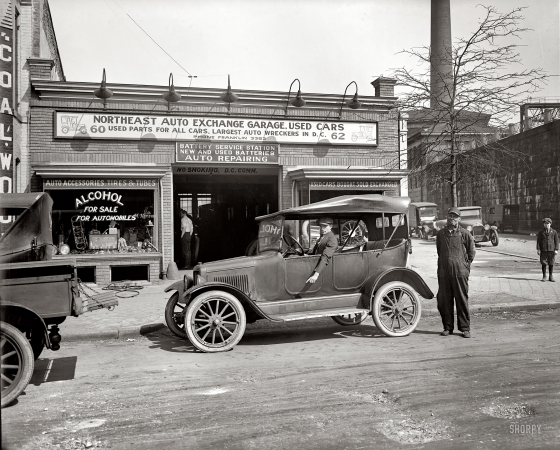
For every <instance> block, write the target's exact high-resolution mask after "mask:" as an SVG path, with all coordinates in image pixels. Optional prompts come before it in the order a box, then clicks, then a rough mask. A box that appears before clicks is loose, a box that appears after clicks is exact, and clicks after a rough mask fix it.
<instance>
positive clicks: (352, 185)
mask: <svg viewBox="0 0 560 450" xmlns="http://www.w3.org/2000/svg"><path fill="white" fill-rule="evenodd" d="M396 187H399V182H398V181H384V180H379V181H361V180H333V181H331V180H325V181H321V180H312V181H310V182H309V188H310V189H316V190H325V191H328V190H340V189H353V190H368V191H369V190H371V189H380V188H381V189H383V188H396Z"/></svg>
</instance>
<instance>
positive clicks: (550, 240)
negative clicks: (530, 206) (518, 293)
mask: <svg viewBox="0 0 560 450" xmlns="http://www.w3.org/2000/svg"><path fill="white" fill-rule="evenodd" d="M543 225H544V228H543V229H542V230H541V231H539V234H538V235H537V254H538V255H540V257H541V265H542V280H541V281H546V266H548V280H549V281H552V282H554V276H553V275H552V272H553V271H554V260H555V257H556V255H557V254H558V233H557V232H556V230H553V229H552V219H549V218H548V217H545V218H544V219H543Z"/></svg>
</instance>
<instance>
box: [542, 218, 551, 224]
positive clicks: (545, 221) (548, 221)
mask: <svg viewBox="0 0 560 450" xmlns="http://www.w3.org/2000/svg"><path fill="white" fill-rule="evenodd" d="M542 221H543V223H552V219H551V218H550V217H545V218H544V219H543V220H542Z"/></svg>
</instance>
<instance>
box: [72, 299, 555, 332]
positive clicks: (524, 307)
mask: <svg viewBox="0 0 560 450" xmlns="http://www.w3.org/2000/svg"><path fill="white" fill-rule="evenodd" d="M547 309H560V302H552V303H523V304H518V305H507V304H502V305H495V306H477V305H474V306H470V307H469V310H470V312H471V313H492V312H512V311H544V310H547ZM422 316H423V317H432V316H439V311H438V310H437V309H434V308H422ZM163 328H167V325H165V324H164V323H150V324H146V325H135V326H132V327H123V328H118V329H116V330H114V331H100V332H92V331H87V332H84V333H73V334H65V335H63V336H62V339H63V342H76V341H92V340H99V341H101V340H108V339H124V338H133V337H138V336H143V335H145V334H147V333H151V332H153V331H158V330H161V329H163Z"/></svg>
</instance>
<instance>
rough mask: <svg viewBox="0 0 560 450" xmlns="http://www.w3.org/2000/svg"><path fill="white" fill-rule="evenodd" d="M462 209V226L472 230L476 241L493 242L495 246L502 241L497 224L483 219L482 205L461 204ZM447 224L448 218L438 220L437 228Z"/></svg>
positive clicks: (460, 208)
mask: <svg viewBox="0 0 560 450" xmlns="http://www.w3.org/2000/svg"><path fill="white" fill-rule="evenodd" d="M459 210H460V211H461V224H460V225H461V226H462V227H463V228H466V229H467V230H468V231H470V232H471V234H472V236H473V238H474V242H475V243H477V244H478V243H480V242H491V243H492V245H493V246H494V247H496V246H497V245H498V243H499V242H500V237H499V236H498V229H497V227H496V226H495V225H490V224H489V223H484V221H483V220H482V207H480V206H459ZM446 224H447V219H441V220H438V221H436V223H435V228H436V229H437V230H441V229H442V228H443V227H445V226H446Z"/></svg>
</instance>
